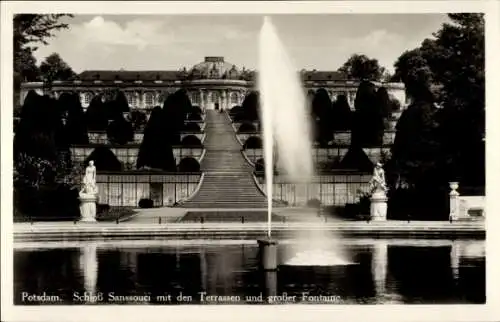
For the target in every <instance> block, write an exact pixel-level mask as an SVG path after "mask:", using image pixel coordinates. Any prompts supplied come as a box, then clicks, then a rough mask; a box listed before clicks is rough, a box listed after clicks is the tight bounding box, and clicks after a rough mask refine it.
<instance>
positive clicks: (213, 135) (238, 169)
mask: <svg viewBox="0 0 500 322" xmlns="http://www.w3.org/2000/svg"><path fill="white" fill-rule="evenodd" d="M205 123H206V126H205V133H206V137H205V142H204V146H205V151H206V152H205V156H204V157H203V160H202V162H201V169H202V171H204V172H205V176H204V179H203V183H202V185H201V187H200V189H199V190H198V192H197V193H196V195H195V196H193V197H192V199H191V200H189V201H186V202H185V203H184V204H182V207H184V208H266V207H267V198H266V196H265V195H264V194H263V193H262V192H261V191H260V190H259V189H258V188H257V186H256V185H255V181H254V180H253V178H252V172H253V170H254V169H253V167H252V166H251V165H250V164H248V162H247V161H246V160H245V158H244V157H243V155H242V153H241V145H240V143H239V142H238V140H237V139H236V134H235V132H234V129H233V127H232V126H231V121H230V120H229V119H228V118H227V116H226V115H225V114H221V113H219V112H217V111H207V114H206V119H205Z"/></svg>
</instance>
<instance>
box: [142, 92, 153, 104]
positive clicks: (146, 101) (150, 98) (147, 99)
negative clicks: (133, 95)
mask: <svg viewBox="0 0 500 322" xmlns="http://www.w3.org/2000/svg"><path fill="white" fill-rule="evenodd" d="M153 99H154V97H153V93H145V94H144V105H146V108H151V107H153V105H154V101H153Z"/></svg>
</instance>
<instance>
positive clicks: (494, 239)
mask: <svg viewBox="0 0 500 322" xmlns="http://www.w3.org/2000/svg"><path fill="white" fill-rule="evenodd" d="M14 12H30V13H36V12H38V13H47V12H51V13H57V12H59V13H67V12H73V13H78V14H162V13H163V14H186V13H187V14H207V13H211V14H217V13H218V14H229V13H243V14H263V13H265V14H291V13H301V14H305V13H309V14H313V13H321V14H327V13H437V12H440V13H449V12H485V13H486V40H487V41H486V66H487V67H486V80H487V82H486V101H487V120H486V123H487V132H488V134H487V138H488V139H487V196H488V197H487V211H486V213H487V216H488V218H487V225H488V226H490V227H495V226H496V224H498V216H499V214H500V211H499V210H500V209H499V207H498V206H499V204H498V202H494V200H493V198H490V196H500V193H499V191H498V180H495V179H497V177H496V176H497V175H498V164H500V158H499V156H500V153H499V152H498V149H495V143H497V142H498V141H497V140H498V134H499V129H498V124H494V120H500V117H499V115H498V114H499V109H498V103H499V102H500V99H499V93H500V91H499V90H498V84H499V79H498V72H499V71H500V60H499V59H498V55H499V54H500V48H499V46H500V39H499V30H500V25H499V22H498V21H499V20H498V17H499V12H500V8H499V3H498V2H497V1H495V0H489V1H480V0H474V1H351V2H349V1H337V2H330V1H328V2H327V1H314V2H313V1H308V2H305V1H302V2H285V1H283V2H248V1H247V2H225V1H219V2H208V1H207V2H168V3H166V2H147V1H144V2H134V1H126V2H120V3H118V2H104V1H103V2H93V1H92V2H90V1H89V2H78V1H74V2H73V1H65V2H63V1H61V2H59V1H58V2H55V1H52V2H51V1H43V2H41V1H40V2H34V1H33V2H28V1H16V2H7V1H2V2H1V17H2V19H1V35H2V37H1V48H2V50H1V86H2V87H1V89H2V90H1V93H2V95H1V97H2V101H1V102H2V104H1V107H2V109H1V125H2V127H1V129H2V133H1V137H2V143H4V144H2V145H1V149H2V162H1V180H2V190H1V191H2V212H1V242H2V252H1V256H2V270H1V274H2V275H1V276H2V292H1V294H2V318H1V320H2V321H9V322H10V321H105V320H117V321H140V320H148V321H151V320H165V319H169V320H173V321H186V320H196V321H200V322H201V321H209V320H210V321H212V320H217V321H220V320H229V321H247V320H253V319H259V320H262V321H265V320H270V321H276V320H287V321H306V320H323V319H324V320H328V321H333V318H334V319H335V321H350V320H360V321H367V320H380V321H444V320H447V321H448V320H449V321H476V320H477V321H494V320H500V315H499V310H498V309H496V308H495V306H494V303H500V301H499V297H498V291H497V289H498V285H500V283H499V281H498V273H499V272H500V269H498V266H499V258H498V254H499V250H498V247H495V245H500V243H499V242H498V236H499V234H498V233H495V232H494V230H492V233H490V234H488V235H487V245H486V249H487V261H486V262H487V282H488V283H487V304H486V305H476V306H474V305H447V306H441V305H425V306H419V305H411V306H404V305H396V306H395V305H382V306H371V305H355V306H349V305H336V306H329V305H321V306H310V305H309V306H303V305H293V306H289V305H283V306H223V307H222V306H217V307H215V306H194V305H190V306H169V307H161V306H154V307H144V306H140V307H136V306H120V307H110V306H99V307H97V306H92V307H82V306H47V307H14V306H13V305H12V304H11V303H12V300H13V298H12V296H13V294H12V289H13V278H12V276H13V275H12V273H13V272H12V269H13V265H12V250H13V245H12V218H11V215H9V214H12V106H13V104H12V103H13V102H12V97H13V95H12V64H13V62H12V40H11V39H12V38H11V37H12V14H13V13H14ZM495 125H496V126H495ZM495 170H496V171H495ZM493 229H494V228H493ZM494 286H496V289H495V287H494Z"/></svg>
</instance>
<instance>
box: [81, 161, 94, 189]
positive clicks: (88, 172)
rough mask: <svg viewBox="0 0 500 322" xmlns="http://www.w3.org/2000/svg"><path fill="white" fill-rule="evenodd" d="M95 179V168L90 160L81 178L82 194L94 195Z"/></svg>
mask: <svg viewBox="0 0 500 322" xmlns="http://www.w3.org/2000/svg"><path fill="white" fill-rule="evenodd" d="M95 177H96V167H95V166H94V161H92V160H90V161H89V165H88V166H87V168H85V175H84V176H83V180H82V183H83V189H82V191H81V192H82V193H87V194H96V193H97V192H98V191H97V185H96V182H95Z"/></svg>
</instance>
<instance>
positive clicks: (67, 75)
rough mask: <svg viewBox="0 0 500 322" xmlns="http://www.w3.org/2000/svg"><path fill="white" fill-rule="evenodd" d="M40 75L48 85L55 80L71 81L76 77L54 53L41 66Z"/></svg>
mask: <svg viewBox="0 0 500 322" xmlns="http://www.w3.org/2000/svg"><path fill="white" fill-rule="evenodd" d="M40 73H41V75H42V78H43V79H44V81H45V82H47V83H48V84H51V83H52V82H53V81H55V80H60V81H65V80H69V79H71V78H72V77H73V76H74V75H75V72H74V71H73V70H72V69H71V67H69V65H68V64H67V63H66V62H65V61H64V60H62V58H61V56H59V54H57V53H52V54H51V55H49V56H47V58H45V60H44V61H43V62H42V63H41V64H40Z"/></svg>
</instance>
